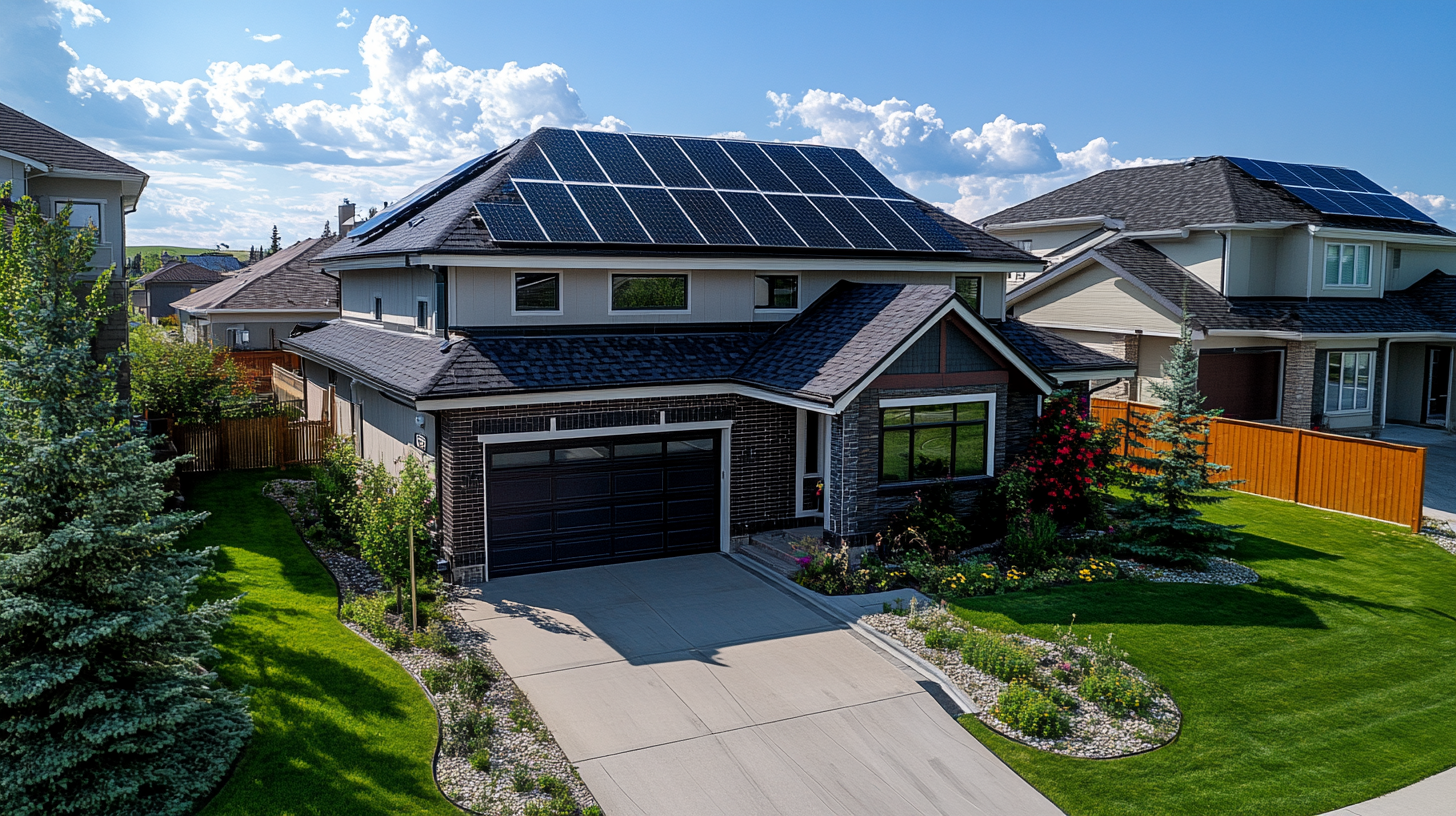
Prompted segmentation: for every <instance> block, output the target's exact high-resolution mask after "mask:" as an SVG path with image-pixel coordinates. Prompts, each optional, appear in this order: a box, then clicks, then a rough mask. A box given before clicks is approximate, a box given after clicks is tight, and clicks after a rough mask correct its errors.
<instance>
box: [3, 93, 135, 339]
mask: <svg viewBox="0 0 1456 816" xmlns="http://www.w3.org/2000/svg"><path fill="white" fill-rule="evenodd" d="M5 181H9V182H11V185H12V186H11V193H10V195H11V197H12V198H14V199H16V200H19V199H20V198H21V197H22V196H30V197H31V198H32V199H34V200H35V201H36V203H37V204H38V205H39V207H40V209H41V212H42V213H45V214H46V215H47V216H54V215H56V214H58V213H60V212H61V210H62V209H64V208H65V206H66V205H67V204H69V205H71V224H72V226H74V227H76V228H78V229H79V228H80V227H83V226H85V225H87V224H92V225H95V226H96V228H97V235H96V254H95V255H94V256H93V257H92V259H91V268H92V270H93V271H94V273H97V274H99V273H100V272H102V271H104V270H106V269H108V268H110V267H112V266H115V268H116V271H115V273H114V274H113V276H112V281H111V287H110V289H108V291H107V300H108V302H109V303H111V304H113V305H118V306H119V305H122V304H125V303H126V302H127V282H126V280H125V278H126V275H125V273H124V270H123V267H124V266H125V264H126V215H127V214H129V213H132V212H135V211H136V207H137V199H138V198H139V197H140V196H141V194H142V190H143V189H144V188H145V187H146V186H147V174H146V173H143V172H142V171H140V170H138V169H136V168H135V167H132V166H131V165H129V164H127V163H125V162H123V161H121V160H119V159H115V158H112V157H111V156H108V155H107V154H105V153H102V152H101V151H100V150H97V149H96V148H94V147H91V146H89V145H86V144H83V143H81V142H79V141H77V140H75V139H73V138H71V137H70V136H67V135H65V134H64V133H61V132H60V131H58V130H56V129H54V128H51V127H49V126H47V125H44V124H41V123H40V122H38V121H36V120H34V119H32V118H30V117H29V116H26V115H25V114H23V113H21V112H20V111H17V110H15V109H14V108H11V107H9V106H7V105H3V104H0V183H3V182H5ZM126 337H127V314H126V310H125V309H117V310H116V311H115V312H113V313H112V314H111V316H110V317H108V318H107V320H106V324H105V325H104V326H103V327H102V329H101V331H100V333H99V334H98V335H97V338H96V351H97V353H98V354H108V353H110V352H113V351H116V350H117V349H120V348H122V347H123V346H125V345H126Z"/></svg>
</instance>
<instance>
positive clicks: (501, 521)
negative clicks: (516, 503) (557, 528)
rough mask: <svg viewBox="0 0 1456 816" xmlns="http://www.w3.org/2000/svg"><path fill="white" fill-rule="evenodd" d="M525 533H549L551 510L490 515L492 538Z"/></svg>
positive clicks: (514, 536)
mask: <svg viewBox="0 0 1456 816" xmlns="http://www.w3.org/2000/svg"><path fill="white" fill-rule="evenodd" d="M527 535H540V536H547V537H550V535H551V511H549V510H543V511H538V512H535V513H515V514H506V513H501V514H500V515H493V516H492V527H491V537H492V538H504V539H509V538H517V537H520V536H527Z"/></svg>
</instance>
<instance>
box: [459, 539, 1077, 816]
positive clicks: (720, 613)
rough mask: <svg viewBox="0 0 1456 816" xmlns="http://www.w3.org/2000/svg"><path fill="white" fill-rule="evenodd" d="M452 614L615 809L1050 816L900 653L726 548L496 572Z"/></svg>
mask: <svg viewBox="0 0 1456 816" xmlns="http://www.w3.org/2000/svg"><path fill="white" fill-rule="evenodd" d="M464 617H465V619H466V620H467V621H468V622H470V623H471V625H473V626H476V627H477V628H479V629H480V630H481V631H483V632H485V633H486V635H487V637H488V639H489V645H490V649H491V650H492V652H493V653H494V654H495V656H496V658H497V659H498V660H500V662H501V664H502V665H503V666H504V667H505V669H506V671H508V672H510V674H511V677H512V678H514V679H515V681H516V683H517V685H519V686H520V688H521V690H522V691H523V692H525V693H526V695H527V696H528V697H529V698H530V700H531V703H532V704H533V705H534V706H535V708H536V710H537V712H538V713H539V714H540V715H541V717H542V719H543V720H544V721H545V723H546V725H547V726H548V727H549V728H550V729H551V732H552V733H553V734H554V735H555V736H556V739H557V741H558V743H560V745H561V748H562V750H563V751H565V752H566V756H567V758H568V759H570V760H571V762H572V763H573V764H575V765H576V766H577V768H578V769H579V770H580V772H581V776H582V779H583V780H585V781H586V783H587V785H588V786H589V787H590V788H591V790H592V793H594V794H595V795H596V797H597V799H598V800H599V801H600V802H601V805H602V808H603V809H604V810H605V811H606V812H607V813H609V814H611V815H612V816H629V814H640V815H641V816H698V815H699V814H720V813H721V814H737V815H739V816H741V815H742V814H784V815H785V816H790V815H791V814H792V816H812V815H813V814H825V816H830V815H831V814H833V815H834V816H846V815H847V814H866V816H870V814H873V816H883V814H886V813H896V814H958V815H963V816H971V815H974V814H1017V816H1040V814H1059V813H1061V811H1060V810H1058V809H1057V808H1056V807H1055V806H1054V805H1052V804H1051V802H1049V801H1048V800H1047V799H1046V798H1045V797H1043V796H1042V795H1041V794H1040V793H1038V792H1037V791H1036V790H1035V789H1034V788H1032V787H1031V786H1030V785H1029V784H1027V783H1026V782H1025V780H1023V779H1021V777H1019V776H1017V775H1016V773H1015V772H1014V771H1012V770H1011V769H1010V768H1008V767H1007V766H1006V765H1005V764H1004V763H1002V762H1001V761H1000V760H999V759H997V758H996V757H995V755H993V754H992V753H991V752H990V751H989V750H987V749H986V748H985V747H984V746H982V745H981V744H980V743H979V742H977V741H976V740H975V739H974V738H972V737H971V736H970V735H969V734H968V733H966V731H965V729H963V728H961V726H960V725H959V724H958V723H956V722H955V721H954V720H953V719H952V718H951V717H950V715H949V714H947V713H946V712H945V710H944V709H942V708H941V706H940V705H939V704H938V703H937V702H936V701H935V698H933V697H932V696H931V694H930V693H928V692H927V690H926V688H925V687H924V685H922V684H925V683H926V681H923V680H921V679H920V676H919V675H917V674H915V673H914V672H912V671H911V670H909V669H908V668H907V667H905V666H904V665H903V664H901V663H900V662H898V659H897V658H894V657H892V656H891V655H889V653H887V652H884V651H882V650H880V649H879V648H878V647H875V646H873V645H871V644H870V643H869V642H868V641H866V640H864V639H863V638H861V637H860V636H858V635H856V634H854V633H853V632H852V630H851V629H849V628H848V627H846V626H844V625H843V624H842V623H840V622H838V621H834V620H831V619H830V618H828V617H826V616H825V615H824V614H822V613H820V612H819V611H818V610H816V609H814V608H812V607H811V606H809V605H808V604H806V603H804V602H803V601H801V600H800V599H798V598H795V597H794V596H792V595H791V594H789V593H788V592H787V591H785V590H783V589H780V588H778V587H775V586H772V585H770V584H769V583H767V582H765V581H764V580H763V579H761V578H759V577H758V576H756V575H754V574H753V573H751V572H749V571H748V570H746V569H744V568H743V567H741V566H739V565H738V564H736V563H734V562H733V561H732V560H731V559H729V558H727V557H726V556H722V555H697V556H686V557H680V558H667V559H659V560H655V561H644V562H638V563H633V564H617V565H611V566H603V567H589V568H585V569H577V570H567V571H561V572H552V573H543V574H537V575H527V576H520V577H514V578H503V579H498V580H495V581H491V582H490V583H488V584H483V585H480V586H478V587H476V588H475V592H474V596H473V597H472V599H471V600H470V601H469V602H468V609H467V610H466V612H465V615H464ZM917 680H919V681H920V682H917Z"/></svg>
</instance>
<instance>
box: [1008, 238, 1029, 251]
mask: <svg viewBox="0 0 1456 816" xmlns="http://www.w3.org/2000/svg"><path fill="white" fill-rule="evenodd" d="M1011 245H1012V246H1014V247H1016V248H1017V249H1019V250H1021V251H1022V252H1030V251H1031V239H1030V238H1023V239H1021V240H1019V241H1012V242H1011Z"/></svg>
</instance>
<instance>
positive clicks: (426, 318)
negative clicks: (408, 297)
mask: <svg viewBox="0 0 1456 816" xmlns="http://www.w3.org/2000/svg"><path fill="white" fill-rule="evenodd" d="M429 327H430V302H429V301H428V300H425V299H424V298H419V299H417V300H416V301H415V328H417V329H428V328H429Z"/></svg>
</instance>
